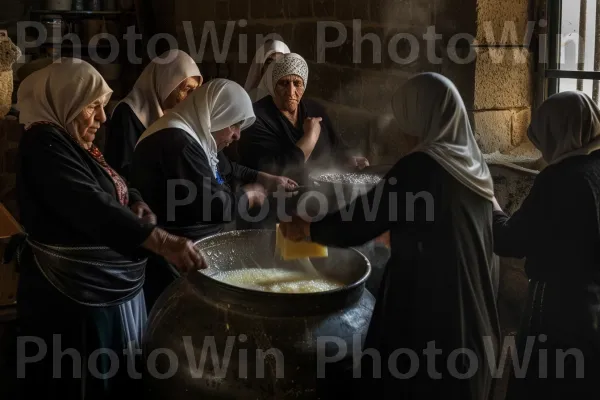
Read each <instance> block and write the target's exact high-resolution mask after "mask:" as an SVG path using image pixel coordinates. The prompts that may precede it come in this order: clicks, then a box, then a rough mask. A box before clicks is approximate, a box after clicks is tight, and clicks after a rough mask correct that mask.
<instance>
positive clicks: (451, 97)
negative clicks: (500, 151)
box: [392, 73, 494, 200]
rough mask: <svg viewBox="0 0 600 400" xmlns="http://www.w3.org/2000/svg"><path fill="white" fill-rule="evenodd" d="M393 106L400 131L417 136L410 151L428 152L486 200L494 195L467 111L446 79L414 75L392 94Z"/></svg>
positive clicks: (488, 173) (492, 185)
mask: <svg viewBox="0 0 600 400" xmlns="http://www.w3.org/2000/svg"><path fill="white" fill-rule="evenodd" d="M392 109H393V111H394V115H395V117H396V120H397V121H398V123H399V125H400V129H401V130H402V132H403V133H405V134H407V135H410V136H416V137H418V138H419V139H420V141H419V145H418V146H417V147H416V148H415V149H414V150H413V152H423V153H426V154H428V155H429V156H431V157H432V158H433V159H434V160H436V161H437V162H438V163H439V164H440V165H441V166H442V167H443V168H444V169H445V170H446V171H448V173H449V174H451V175H452V176H453V177H454V178H456V179H457V180H458V181H459V182H460V183H462V184H463V185H465V186H466V187H468V188H469V189H471V190H472V191H474V192H475V193H477V194H478V195H480V196H482V197H484V198H485V199H487V200H491V199H492V198H493V197H494V184H493V181H492V176H491V174H490V171H489V169H488V166H487V164H486V163H485V160H484V158H483V154H482V153H481V151H480V149H479V146H478V145H477V142H476V141H475V137H474V135H473V130H472V129H471V124H470V123H469V117H468V115H467V110H466V108H465V105H464V103H463V100H462V98H461V96H460V94H459V93H458V90H457V89H456V87H455V86H454V84H453V83H452V82H451V81H450V80H449V79H447V78H445V77H444V76H442V75H439V74H435V73H424V74H418V75H416V76H414V77H413V78H411V79H409V81H408V82H407V83H406V84H404V86H403V87H401V88H400V89H399V90H398V91H397V92H396V93H395V94H394V96H393V98H392Z"/></svg>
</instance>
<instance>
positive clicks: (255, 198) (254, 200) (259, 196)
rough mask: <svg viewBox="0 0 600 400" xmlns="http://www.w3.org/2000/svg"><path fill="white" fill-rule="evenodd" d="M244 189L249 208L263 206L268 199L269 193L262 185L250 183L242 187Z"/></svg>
mask: <svg viewBox="0 0 600 400" xmlns="http://www.w3.org/2000/svg"><path fill="white" fill-rule="evenodd" d="M242 189H243V190H244V192H245V193H246V196H248V208H254V207H260V206H262V205H263V203H264V202H265V199H266V198H267V191H266V190H265V187H264V186H263V185H261V184H260V183H249V184H247V185H244V186H242Z"/></svg>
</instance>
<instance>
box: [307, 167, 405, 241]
mask: <svg viewBox="0 0 600 400" xmlns="http://www.w3.org/2000/svg"><path fill="white" fill-rule="evenodd" d="M391 172H392V171H390V173H391ZM398 176H399V175H397V174H394V175H390V174H388V175H387V176H386V177H385V178H384V179H382V180H381V182H380V183H379V184H378V185H377V186H375V187H374V188H373V189H371V190H370V191H369V192H368V193H366V194H363V195H362V196H360V197H357V198H356V199H355V200H354V201H353V202H352V203H351V204H350V206H349V207H347V209H348V210H350V212H348V211H344V209H342V210H339V211H336V212H333V213H330V214H328V215H327V216H325V218H323V219H322V220H321V221H318V222H313V223H312V224H311V225H310V236H311V240H312V241H314V242H317V243H320V244H323V245H328V246H336V247H350V246H358V245H361V244H363V243H366V242H367V241H369V240H371V239H374V238H376V237H378V236H380V235H381V234H383V233H384V232H386V231H388V230H389V229H390V226H391V224H392V223H395V224H398V223H401V222H402V216H401V215H398V214H399V213H400V212H404V210H405V198H406V196H404V193H405V192H409V191H410V190H407V188H406V185H405V183H403V182H397V184H396V185H393V186H392V185H390V184H389V179H390V178H396V179H397V181H399V179H398V178H397V177H398ZM392 196H393V200H392V201H390V199H391V197H392ZM351 210H354V212H352V211H351ZM396 216H397V217H396Z"/></svg>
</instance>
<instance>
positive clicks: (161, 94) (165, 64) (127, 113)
mask: <svg viewBox="0 0 600 400" xmlns="http://www.w3.org/2000/svg"><path fill="white" fill-rule="evenodd" d="M201 84H202V74H201V73H200V70H199V69H198V66H197V65H196V62H195V61H194V59H192V57H190V56H189V55H188V54H187V53H185V52H183V51H181V50H170V51H168V52H166V53H164V54H163V55H161V56H160V57H157V58H155V59H154V60H152V62H150V64H148V66H147V67H146V68H145V69H144V71H143V72H142V74H141V75H140V77H139V78H138V80H137V81H136V83H135V85H134V86H133V89H132V90H131V92H130V93H129V94H128V95H127V97H125V98H124V99H123V100H121V101H120V102H119V104H117V106H116V107H115V109H114V111H113V113H112V116H111V118H110V123H109V130H108V132H107V136H106V145H105V150H104V153H105V154H106V161H107V162H108V164H109V165H111V166H112V167H114V168H115V169H116V171H117V172H118V173H119V174H121V175H122V176H124V177H125V178H126V179H129V170H130V167H131V159H132V157H133V149H134V148H135V144H136V143H137V141H138V140H139V138H140V136H142V133H143V132H144V131H145V130H146V128H148V127H149V126H150V125H152V123H154V121H156V120H157V119H159V118H160V117H162V116H163V115H164V113H165V111H167V110H168V109H170V108H173V107H175V105H177V104H179V103H180V102H182V101H183V100H184V99H185V98H186V97H187V96H188V95H189V94H190V93H191V92H192V91H194V90H195V89H196V88H197V87H198V86H200V85H201Z"/></svg>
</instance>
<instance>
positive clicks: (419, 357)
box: [282, 73, 500, 400]
mask: <svg viewBox="0 0 600 400" xmlns="http://www.w3.org/2000/svg"><path fill="white" fill-rule="evenodd" d="M392 107H393V110H394V115H395V117H396V119H397V120H398V124H399V126H400V128H401V130H402V132H403V133H405V134H407V135H409V136H412V137H414V138H415V140H416V141H417V142H418V145H417V147H416V148H415V149H414V150H413V151H412V152H411V153H410V154H409V155H407V156H405V157H403V158H402V159H401V160H400V161H398V163H397V164H396V165H395V166H394V167H393V168H392V169H391V170H390V171H389V173H388V174H387V175H386V176H385V178H384V179H383V180H382V181H381V183H380V184H379V185H377V186H376V187H375V188H374V189H373V190H371V191H370V192H369V193H367V194H365V195H364V196H362V197H359V198H358V199H357V200H356V201H355V202H354V203H353V204H352V206H351V207H355V210H354V212H353V213H352V215H346V214H345V213H344V212H343V210H342V211H338V212H334V213H331V214H329V215H327V216H325V217H324V218H323V219H322V220H321V221H318V222H313V223H308V222H305V221H303V220H301V219H298V218H295V220H294V221H293V222H291V223H282V231H283V234H284V235H285V236H286V237H288V238H290V239H293V240H303V239H304V238H310V240H312V241H314V242H317V243H321V244H323V245H329V246H339V247H349V246H357V245H360V244H362V243H364V242H366V241H368V240H371V239H373V238H375V237H377V236H379V235H381V234H382V233H383V232H385V231H388V230H389V231H390V232H391V233H390V235H391V251H392V256H391V258H390V261H389V262H388V265H387V267H386V271H385V275H384V278H383V282H382V284H381V287H380V289H379V292H378V293H377V302H376V305H375V310H374V313H373V316H372V320H371V324H370V327H369V331H368V334H367V337H366V341H365V348H366V349H370V348H374V349H375V350H377V351H378V352H379V353H378V354H379V355H380V356H381V364H380V365H369V364H367V363H366V361H369V358H370V357H366V360H360V362H361V364H362V375H361V376H362V378H363V379H366V380H367V382H363V386H364V387H365V389H366V393H365V394H368V395H369V396H370V397H371V398H377V399H388V398H389V399H396V398H402V399H417V398H418V399H424V398H432V399H434V398H436V399H439V398H444V397H447V396H453V397H455V398H457V399H473V400H482V399H487V398H488V396H489V395H490V393H491V390H490V387H491V383H492V377H491V376H490V372H489V368H488V363H487V359H486V358H485V356H486V351H488V350H489V351H496V349H497V340H498V337H499V334H500V329H499V324H498V317H497V312H496V304H495V297H494V283H493V278H492V276H493V275H495V272H494V271H493V269H494V268H496V266H495V265H493V260H494V255H493V248H492V246H493V243H492V240H493V238H492V218H491V215H492V202H491V200H492V199H493V184H492V178H491V176H490V172H489V170H488V168H487V166H486V164H485V162H484V160H483V156H482V154H481V152H480V150H479V148H478V147H477V144H476V142H475V138H474V136H473V132H472V130H471V127H470V125H469V119H468V116H467V111H466V109H465V106H464V104H463V101H462V99H461V97H460V95H459V93H458V91H457V89H456V88H455V86H454V85H453V84H452V82H450V81H449V80H448V79H446V78H444V77H443V76H441V75H438V74H432V73H427V74H419V75H417V76H415V77H413V78H412V79H410V80H409V81H408V82H407V83H406V84H405V85H404V87H403V88H401V89H400V90H399V91H398V92H396V94H395V95H394V96H393V100H392ZM415 197H417V198H418V199H417V200H414V201H413V199H414V198H415ZM366 207H369V210H372V211H367V209H366ZM432 345H434V346H435V348H433V347H429V346H432ZM398 349H409V350H410V351H412V352H413V354H414V359H410V360H407V359H406V358H405V357H398V354H397V350H398ZM426 349H428V350H429V352H433V351H434V349H437V353H435V352H434V353H433V354H437V357H435V356H434V357H429V356H426V355H425V354H424V350H426ZM459 349H468V350H467V352H469V353H471V356H469V357H466V356H459V357H457V358H456V359H453V356H452V355H450V353H451V352H453V351H455V350H459ZM399 351H402V350H399ZM395 352H396V353H395ZM454 355H456V353H455V354H454ZM474 358H477V359H476V360H474ZM388 360H391V364H388ZM394 360H397V362H396V364H395V365H393V362H394ZM469 360H471V361H470V362H471V364H469ZM356 361H358V360H355V362H356ZM475 361H478V365H477V366H474V365H473V364H472V363H473V362H475ZM417 362H418V364H417ZM447 362H448V363H450V364H451V366H448V365H447ZM390 365H391V366H390ZM469 366H470V367H471V368H472V370H471V372H473V374H472V375H469V376H468V378H466V379H455V378H454V377H453V376H455V374H457V373H464V372H465V371H466V370H468V367H469ZM377 367H381V377H382V378H383V379H373V380H372V382H371V384H370V385H369V384H367V383H368V382H369V380H370V379H371V378H373V376H374V370H373V368H375V371H377ZM396 368H398V369H396ZM411 368H413V370H411ZM415 368H416V369H415ZM398 371H399V372H400V373H402V374H407V373H408V374H409V377H407V378H405V379H400V378H397V377H396V375H397V374H398ZM409 371H413V373H411V372H409ZM431 371H434V372H435V371H437V373H439V375H438V376H433V375H428V373H429V374H431V373H432V372H431ZM453 374H454V375H453ZM436 378H439V379H436Z"/></svg>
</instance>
